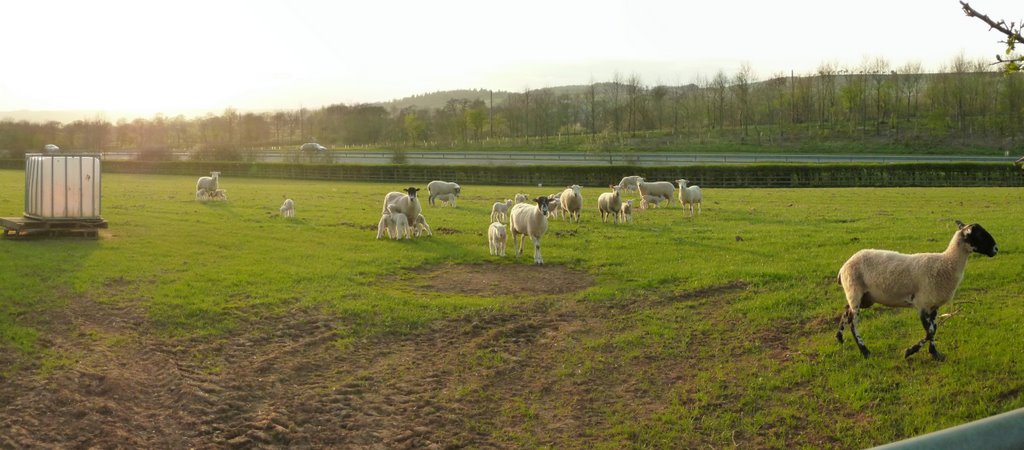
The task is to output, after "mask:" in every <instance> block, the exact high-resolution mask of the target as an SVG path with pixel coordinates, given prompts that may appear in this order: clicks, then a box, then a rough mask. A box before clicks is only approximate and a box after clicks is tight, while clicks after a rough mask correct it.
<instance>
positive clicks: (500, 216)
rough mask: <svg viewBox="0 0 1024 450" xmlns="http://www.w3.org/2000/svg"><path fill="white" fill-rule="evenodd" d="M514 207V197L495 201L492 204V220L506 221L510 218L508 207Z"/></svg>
mask: <svg viewBox="0 0 1024 450" xmlns="http://www.w3.org/2000/svg"><path fill="white" fill-rule="evenodd" d="M511 207H512V199H510V198H506V199H505V201H504V202H494V204H493V205H491V222H504V221H506V220H508V209H509V208H511Z"/></svg>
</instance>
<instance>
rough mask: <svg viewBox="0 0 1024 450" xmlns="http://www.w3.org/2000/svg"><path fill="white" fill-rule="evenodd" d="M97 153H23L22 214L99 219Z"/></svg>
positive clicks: (98, 168) (36, 216) (50, 218)
mask: <svg viewBox="0 0 1024 450" xmlns="http://www.w3.org/2000/svg"><path fill="white" fill-rule="evenodd" d="M101 188H102V183H101V181H100V157H99V156H98V155H43V154H32V153H30V154H27V155H25V217H30V218H33V219H44V220H82V219H100V192H101V190H102V189H101Z"/></svg>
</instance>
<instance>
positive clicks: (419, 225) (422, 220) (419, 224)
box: [412, 214, 434, 237]
mask: <svg viewBox="0 0 1024 450" xmlns="http://www.w3.org/2000/svg"><path fill="white" fill-rule="evenodd" d="M412 228H413V229H415V230H416V233H415V234H416V237H420V236H421V235H422V234H423V232H424V231H426V232H427V236H433V235H434V232H432V231H430V225H428V224H427V218H426V217H423V214H420V215H418V216H416V220H415V221H413V223H412Z"/></svg>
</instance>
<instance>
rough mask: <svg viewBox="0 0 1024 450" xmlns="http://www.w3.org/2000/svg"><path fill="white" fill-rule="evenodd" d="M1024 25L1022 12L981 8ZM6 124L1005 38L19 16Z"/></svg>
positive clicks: (792, 61) (815, 18)
mask: <svg viewBox="0 0 1024 450" xmlns="http://www.w3.org/2000/svg"><path fill="white" fill-rule="evenodd" d="M970 3H971V6H973V7H974V8H975V9H977V10H979V11H981V12H984V13H986V14H988V15H989V16H990V17H992V18H995V19H1000V18H1001V19H1006V20H1007V21H1010V20H1014V21H1018V22H1019V21H1020V19H1021V18H1022V17H1024V3H1022V2H1021V1H1020V0H1014V1H1009V0H977V1H972V2H970ZM0 10H2V11H3V12H2V15H3V17H2V19H0V24H2V26H0V43H2V47H0V48H3V52H2V53H0V61H2V64H0V111H11V110H21V109H27V110H68V109H89V110H106V111H119V112H124V111H133V112H137V113H141V114H153V113H156V112H162V113H164V114H167V115H175V114H178V113H185V114H188V115H192V114H196V113H198V111H215V112H220V111H222V110H223V109H225V108H228V107H233V108H236V109H238V110H241V111H250V110H269V109H297V108H299V107H307V108H317V107H320V106H324V105H328V104H333V103H346V104H354V103H363V102H374V101H386V100H391V99H395V98H401V97H405V96H409V95H415V94H422V93H427V92H432V91H438V90H448V89H462V88H469V89H474V88H479V89H495V90H510V91H522V90H524V89H527V88H529V89H538V88H544V87H549V86H559V85H566V84H589V83H591V82H595V81H596V82H600V81H609V80H611V79H612V78H613V77H614V76H615V75H616V74H619V75H620V76H622V77H629V76H631V75H637V76H639V77H640V80H641V81H642V82H643V83H644V84H645V85H654V84H659V83H664V84H686V83H690V82H693V81H694V80H696V79H697V78H698V77H701V76H703V77H707V78H710V77H712V76H714V74H715V73H717V72H718V71H719V70H722V71H724V72H725V73H726V74H727V75H730V76H731V75H733V74H735V73H736V72H737V70H738V69H739V67H740V65H741V64H744V63H747V64H749V65H750V66H751V67H752V68H753V70H754V73H755V76H756V78H757V79H766V78H769V77H771V76H772V75H774V74H777V73H786V74H788V73H789V72H790V71H791V70H792V71H795V72H796V73H797V74H810V73H812V72H814V71H815V69H816V68H817V67H818V66H819V65H821V64H822V63H825V62H833V63H836V64H838V65H840V66H846V67H855V66H857V65H859V64H860V63H861V62H862V61H864V60H865V58H875V57H882V58H885V59H886V60H888V61H889V63H890V64H891V65H892V66H894V67H898V66H901V65H903V64H905V63H908V62H920V63H921V64H923V66H924V68H925V69H926V70H928V71H934V70H938V69H939V68H940V67H941V66H943V65H945V64H948V63H949V61H951V60H952V59H953V58H954V57H956V56H957V55H959V54H961V53H963V54H964V55H965V56H967V57H968V58H970V59H993V58H994V55H995V54H996V53H999V52H1000V51H1002V50H1003V48H1004V47H1003V45H1002V44H1000V43H999V42H998V41H999V40H1001V35H999V34H998V33H997V32H995V31H990V30H989V29H988V27H987V26H986V25H985V24H983V23H982V22H981V21H979V20H977V19H973V18H968V17H966V16H965V15H964V14H963V13H962V12H961V10H960V4H959V2H958V1H957V0H884V1H883V0H857V1H842V2H838V1H828V0H806V1H804V0H779V1H767V0H751V1H735V0H706V1H703V2H693V1H685V0H664V1H656V0H624V1H610V0H567V1H560V0H545V1H536V0H519V1H514V2H493V1H480V0H476V1H449V0H434V1H422V0H421V1H405V0H392V1H373V0H359V1H344V0H244V1H243V0H238V1H235V0H231V1H222V0H195V1H194V0H174V1H167V0H164V1H161V0H125V1H120V0H119V1H107V0H96V1H82V0H38V1H7V2H4V4H3V7H2V8H0Z"/></svg>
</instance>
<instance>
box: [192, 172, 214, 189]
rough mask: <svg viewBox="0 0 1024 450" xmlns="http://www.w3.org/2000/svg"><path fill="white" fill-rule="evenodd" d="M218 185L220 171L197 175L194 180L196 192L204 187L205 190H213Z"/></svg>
mask: <svg viewBox="0 0 1024 450" xmlns="http://www.w3.org/2000/svg"><path fill="white" fill-rule="evenodd" d="M219 187H220V172H210V176H208V177H199V180H197V181H196V192H199V190H200V189H206V192H214V191H216V190H217V188H219Z"/></svg>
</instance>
